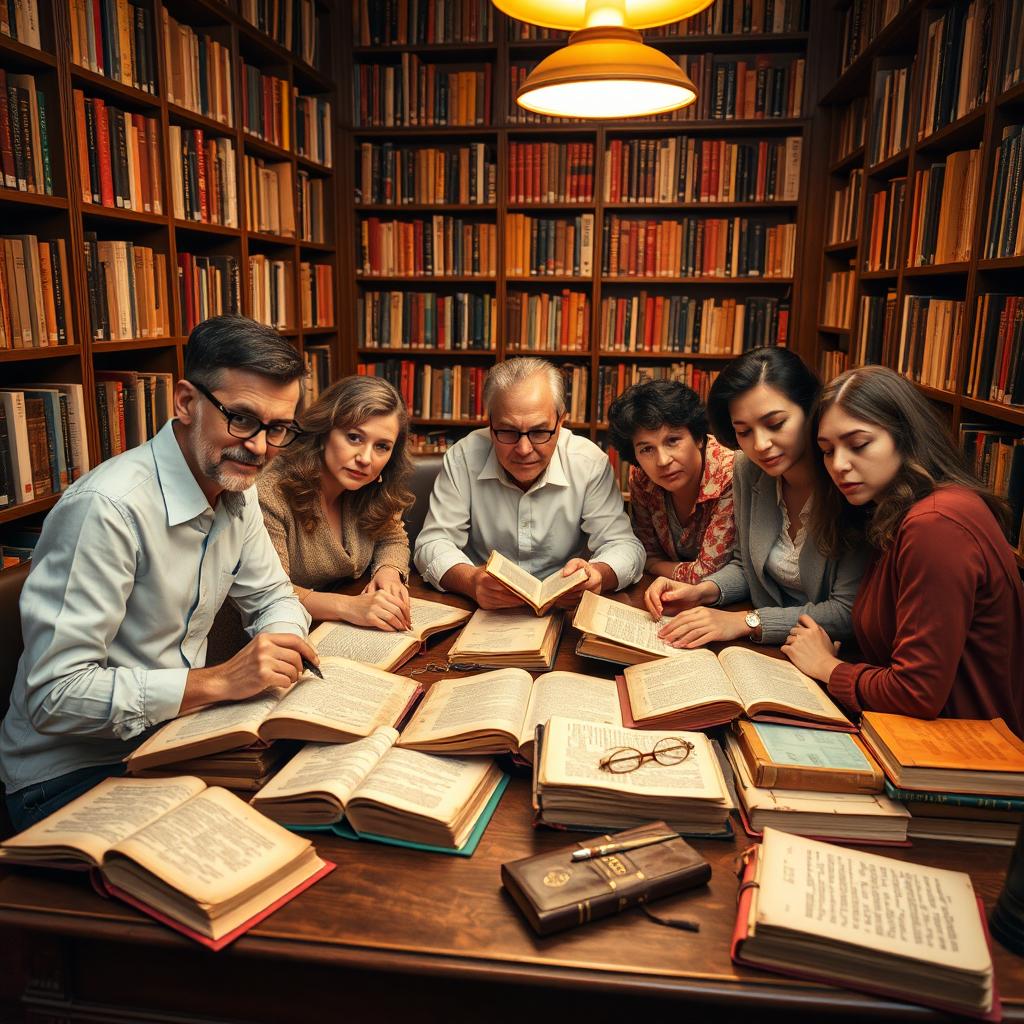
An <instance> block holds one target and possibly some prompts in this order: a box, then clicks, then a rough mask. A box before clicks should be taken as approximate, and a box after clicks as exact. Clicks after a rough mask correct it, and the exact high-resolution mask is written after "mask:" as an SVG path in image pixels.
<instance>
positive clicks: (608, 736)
mask: <svg viewBox="0 0 1024 1024" xmlns="http://www.w3.org/2000/svg"><path fill="white" fill-rule="evenodd" d="M666 736H673V737H679V738H680V739H683V740H687V741H688V742H690V743H692V744H693V750H692V751H691V753H690V755H689V757H687V758H686V760H685V761H681V762H680V763H679V764H673V765H662V764H657V763H655V762H653V761H648V762H646V763H645V764H643V765H641V766H640V768H638V769H637V770H636V771H633V772H628V773H626V774H614V773H612V772H608V771H605V770H603V769H602V768H601V767H600V761H601V758H602V757H603V756H604V755H605V754H607V753H608V752H610V751H612V750H614V749H615V748H616V747H633V748H635V749H636V750H639V751H641V752H642V753H647V752H648V751H650V750H652V749H653V748H654V745H655V743H657V742H658V740H660V739H662V738H664V737H666ZM543 757H544V764H543V782H544V785H546V786H551V785H554V786H586V787H587V788H590V789H603V790H607V791H609V792H614V793H637V794H648V795H651V796H677V797H682V798H686V799H707V800H720V799H723V798H724V796H725V792H724V788H723V784H722V774H721V769H720V768H719V767H718V766H717V763H716V762H715V761H714V758H715V754H714V752H713V751H712V749H711V743H710V741H709V740H708V738H707V736H705V735H704V733H701V732H683V731H681V730H680V731H673V732H661V731H654V730H643V731H641V730H639V729H623V728H620V727H616V726H613V725H604V724H601V723H599V722H582V721H579V720H576V719H571V718H552V719H551V720H550V721H549V722H548V725H547V728H546V729H545V731H544V747H543Z"/></svg>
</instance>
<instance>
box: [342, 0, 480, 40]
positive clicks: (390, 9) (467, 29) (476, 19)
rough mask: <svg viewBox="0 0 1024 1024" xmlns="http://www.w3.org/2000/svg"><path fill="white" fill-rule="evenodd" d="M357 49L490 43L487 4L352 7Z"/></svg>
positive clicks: (472, 0)
mask: <svg viewBox="0 0 1024 1024" xmlns="http://www.w3.org/2000/svg"><path fill="white" fill-rule="evenodd" d="M352 21H353V39H354V41H355V43H356V45H357V46H409V45H423V44H428V45H429V44H433V43H489V42H493V41H494V8H493V7H492V5H491V3H490V0H461V2H460V3H454V2H450V0H449V2H446V0H398V2H395V3H374V2H369V3H364V2H362V0H358V2H355V3H353V4H352Z"/></svg>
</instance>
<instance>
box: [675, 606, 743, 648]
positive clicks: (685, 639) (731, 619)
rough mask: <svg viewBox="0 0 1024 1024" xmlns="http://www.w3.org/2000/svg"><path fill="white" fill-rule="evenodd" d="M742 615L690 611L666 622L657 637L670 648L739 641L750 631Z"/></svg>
mask: <svg viewBox="0 0 1024 1024" xmlns="http://www.w3.org/2000/svg"><path fill="white" fill-rule="evenodd" d="M745 617H746V616H745V613H744V612H726V611H722V609H721V608H689V609H687V610H686V611H684V612H680V613H679V614H678V615H677V616H676V617H675V618H674V619H672V620H671V621H670V622H667V623H666V624H665V625H664V626H662V628H661V629H660V630H658V636H660V637H661V639H662V640H664V641H665V643H667V644H671V645H672V646H673V647H687V648H693V647H703V646H704V645H705V644H709V643H713V642H715V641H726V640H738V639H739V638H740V637H741V636H746V635H747V634H748V633H749V632H750V627H749V626H748V625H747V623H746V621H745Z"/></svg>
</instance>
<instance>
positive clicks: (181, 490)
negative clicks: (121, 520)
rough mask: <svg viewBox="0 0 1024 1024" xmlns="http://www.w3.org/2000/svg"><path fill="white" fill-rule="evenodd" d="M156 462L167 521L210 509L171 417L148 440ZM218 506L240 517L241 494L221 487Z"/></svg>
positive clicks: (172, 522) (183, 519) (178, 522)
mask: <svg viewBox="0 0 1024 1024" xmlns="http://www.w3.org/2000/svg"><path fill="white" fill-rule="evenodd" d="M149 445H150V448H151V449H152V451H153V461H154V462H155V463H156V475H157V480H158V481H159V483H160V491H161V493H162V494H163V499H164V508H165V509H166V510H167V525H168V526H179V525H181V524H182V523H187V522H190V521H191V520H193V519H195V518H197V517H198V516H201V515H202V514H203V513H204V512H207V511H209V510H210V503H209V502H208V501H207V500H206V495H205V494H203V492H202V489H201V488H200V486H199V484H198V482H197V481H196V478H195V476H193V474H192V470H191V469H190V468H189V465H188V463H187V462H186V461H185V455H184V453H183V452H182V450H181V446H180V445H179V444H178V439H177V438H176V437H175V436H174V420H173V419H171V420H168V421H167V422H166V423H165V424H164V425H163V427H161V428H160V430H159V431H158V432H157V435H156V437H154V438H153V439H152V440H151V441H150V442H149ZM217 504H218V506H221V507H223V508H224V510H225V511H226V512H227V513H228V514H229V515H232V516H235V517H237V518H241V516H242V510H243V509H244V508H245V494H244V493H241V494H238V493H234V492H231V491H222V492H221V496H220V501H219V502H218V503H217Z"/></svg>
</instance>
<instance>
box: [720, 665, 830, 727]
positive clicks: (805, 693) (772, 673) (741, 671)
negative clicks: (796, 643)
mask: <svg viewBox="0 0 1024 1024" xmlns="http://www.w3.org/2000/svg"><path fill="white" fill-rule="evenodd" d="M718 660H719V661H720V662H721V663H722V667H723V668H724V669H725V671H726V673H727V674H728V676H729V678H730V679H731V680H732V684H733V686H735V687H736V692H737V693H738V694H739V695H740V700H741V701H742V702H743V706H744V708H749V707H750V706H751V705H752V704H755V703H757V702H758V701H764V700H770V701H773V702H774V703H776V704H781V705H783V706H784V707H789V708H793V709H794V710H795V711H803V712H806V713H808V714H812V715H820V716H821V717H824V718H829V719H832V720H833V721H837V722H845V721H847V719H846V716H845V715H844V714H843V713H842V712H841V711H840V710H839V708H837V707H836V706H835V704H833V703H832V701H831V699H830V698H829V697H828V696H827V695H826V694H825V692H824V691H823V690H822V688H821V687H820V686H819V685H818V684H817V683H816V682H815V681H814V680H813V679H811V677H810V676H805V675H804V674H803V672H801V671H800V669H798V668H797V667H796V666H795V665H793V664H791V663H790V662H788V661H782V660H781V659H779V658H769V657H768V655H767V654H759V653H758V652H757V651H748V650H747V649H746V648H744V647H727V648H726V649H725V650H724V651H722V652H721V653H720V654H719V655H718Z"/></svg>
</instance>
